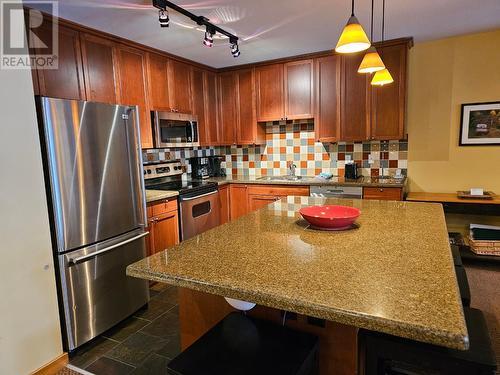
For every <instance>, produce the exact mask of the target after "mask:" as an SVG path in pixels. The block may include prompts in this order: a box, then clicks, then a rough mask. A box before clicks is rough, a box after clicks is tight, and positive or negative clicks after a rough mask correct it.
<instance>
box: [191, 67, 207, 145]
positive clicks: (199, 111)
mask: <svg viewBox="0 0 500 375" xmlns="http://www.w3.org/2000/svg"><path fill="white" fill-rule="evenodd" d="M191 86H192V93H193V114H194V115H196V117H198V134H199V140H200V144H201V145H202V146H205V145H207V144H208V142H207V129H206V128H207V121H206V118H207V116H206V113H205V95H204V84H203V70H201V69H197V68H193V69H192V70H191Z"/></svg>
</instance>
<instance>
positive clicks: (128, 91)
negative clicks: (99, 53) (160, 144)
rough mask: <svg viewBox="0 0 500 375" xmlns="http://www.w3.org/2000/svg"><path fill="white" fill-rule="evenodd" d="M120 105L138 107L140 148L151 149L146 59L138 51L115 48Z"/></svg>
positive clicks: (127, 48)
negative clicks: (147, 105)
mask: <svg viewBox="0 0 500 375" xmlns="http://www.w3.org/2000/svg"><path fill="white" fill-rule="evenodd" d="M117 55H118V68H119V77H120V80H119V83H120V103H122V104H127V105H137V106H139V122H140V129H141V145H142V148H150V147H153V136H152V131H151V118H150V116H149V111H148V110H147V107H146V61H145V60H146V59H145V56H144V53H143V52H142V51H140V50H137V49H133V48H129V47H125V46H119V47H118V48H117Z"/></svg>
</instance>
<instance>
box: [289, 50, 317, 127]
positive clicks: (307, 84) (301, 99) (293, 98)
mask: <svg viewBox="0 0 500 375" xmlns="http://www.w3.org/2000/svg"><path fill="white" fill-rule="evenodd" d="M313 72H314V63H313V60H300V61H292V62H289V63H286V64H284V82H285V117H286V118H287V119H288V120H293V119H304V118H312V117H314V114H313V113H314V92H313V82H314V74H313Z"/></svg>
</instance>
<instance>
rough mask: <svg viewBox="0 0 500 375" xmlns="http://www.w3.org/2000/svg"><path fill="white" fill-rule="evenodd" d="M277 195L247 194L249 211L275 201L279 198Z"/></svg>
mask: <svg viewBox="0 0 500 375" xmlns="http://www.w3.org/2000/svg"><path fill="white" fill-rule="evenodd" d="M279 199H280V197H279V196H275V195H249V196H248V209H249V210H250V211H255V210H258V209H260V208H262V207H266V206H267V205H269V204H271V203H274V202H276V201H277V200H279Z"/></svg>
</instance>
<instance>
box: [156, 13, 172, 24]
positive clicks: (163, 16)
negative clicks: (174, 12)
mask: <svg viewBox="0 0 500 375" xmlns="http://www.w3.org/2000/svg"><path fill="white" fill-rule="evenodd" d="M158 21H159V22H160V27H168V25H169V22H170V17H169V16H168V10H163V9H160V10H158Z"/></svg>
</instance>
